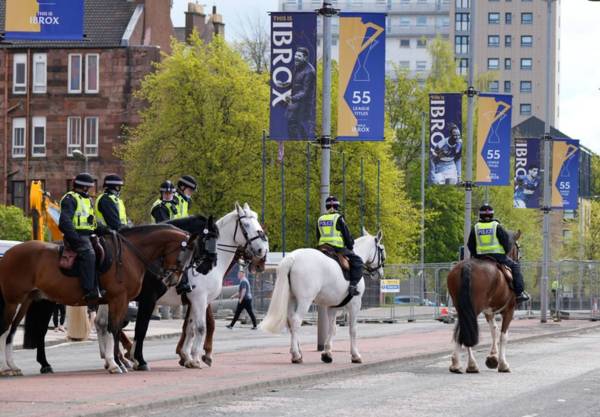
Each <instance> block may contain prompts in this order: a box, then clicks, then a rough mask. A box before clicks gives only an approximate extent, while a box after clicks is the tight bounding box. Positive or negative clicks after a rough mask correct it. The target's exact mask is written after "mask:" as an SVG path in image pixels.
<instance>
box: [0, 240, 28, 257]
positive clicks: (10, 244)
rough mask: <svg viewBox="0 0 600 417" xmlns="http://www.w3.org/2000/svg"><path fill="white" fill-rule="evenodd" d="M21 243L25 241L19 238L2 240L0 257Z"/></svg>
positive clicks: (0, 241) (0, 242)
mask: <svg viewBox="0 0 600 417" xmlns="http://www.w3.org/2000/svg"><path fill="white" fill-rule="evenodd" d="M19 243H23V242H19V241H17V240H0V258H2V257H3V256H4V253H6V251H7V250H9V249H10V248H12V247H13V246H15V245H18V244H19Z"/></svg>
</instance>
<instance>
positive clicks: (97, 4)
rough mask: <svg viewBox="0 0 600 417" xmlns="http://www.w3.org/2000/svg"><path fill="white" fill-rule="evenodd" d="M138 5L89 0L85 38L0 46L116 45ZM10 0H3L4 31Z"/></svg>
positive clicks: (1, 24)
mask: <svg viewBox="0 0 600 417" xmlns="http://www.w3.org/2000/svg"><path fill="white" fill-rule="evenodd" d="M136 6H137V4H136V3H135V2H131V1H127V0H85V5H84V8H85V15H84V24H83V30H84V35H85V38H84V39H83V40H81V41H33V40H23V41H14V40H10V41H2V42H0V48H116V47H120V46H121V39H122V38H123V34H124V33H125V30H126V29H127V25H128V23H129V21H130V19H131V17H132V16H133V12H134V11H135V8H136ZM5 13H6V0H0V28H1V31H2V32H4V18H5Z"/></svg>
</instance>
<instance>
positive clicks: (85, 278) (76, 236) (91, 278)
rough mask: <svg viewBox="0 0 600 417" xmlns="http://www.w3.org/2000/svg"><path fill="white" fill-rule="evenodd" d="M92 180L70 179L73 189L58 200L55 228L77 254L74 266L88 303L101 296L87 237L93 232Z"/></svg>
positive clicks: (85, 176)
mask: <svg viewBox="0 0 600 417" xmlns="http://www.w3.org/2000/svg"><path fill="white" fill-rule="evenodd" d="M93 186H94V179H93V178H92V176H91V175H90V174H88V173H87V172H84V173H81V174H78V175H77V176H76V177H75V179H74V180H73V190H72V191H69V192H68V193H66V194H65V195H64V196H63V198H62V199H61V200H60V218H59V223H58V228H59V229H60V231H61V232H63V235H64V240H65V244H67V245H68V246H69V247H70V248H71V249H72V250H73V251H75V252H77V263H78V266H79V273H80V279H81V288H82V289H83V293H84V298H85V300H86V301H88V302H92V301H97V300H98V299H99V298H101V297H102V293H101V292H100V290H99V288H98V282H97V279H96V254H95V253H94V248H93V247H92V242H91V240H90V236H91V235H92V234H93V233H94V230H95V229H96V218H95V217H94V205H93V204H92V199H91V198H90V195H89V189H90V187H93Z"/></svg>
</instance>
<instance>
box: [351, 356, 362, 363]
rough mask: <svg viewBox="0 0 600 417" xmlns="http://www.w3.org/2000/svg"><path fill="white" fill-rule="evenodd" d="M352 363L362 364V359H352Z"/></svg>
mask: <svg viewBox="0 0 600 417" xmlns="http://www.w3.org/2000/svg"><path fill="white" fill-rule="evenodd" d="M352 363H362V358H361V357H360V356H359V357H357V358H352Z"/></svg>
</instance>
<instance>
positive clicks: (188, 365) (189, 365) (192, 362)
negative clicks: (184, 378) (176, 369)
mask: <svg viewBox="0 0 600 417" xmlns="http://www.w3.org/2000/svg"><path fill="white" fill-rule="evenodd" d="M195 365H196V364H195V363H194V361H192V360H188V361H185V363H184V364H183V366H185V367H186V368H188V369H191V368H195V367H196V366H195Z"/></svg>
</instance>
